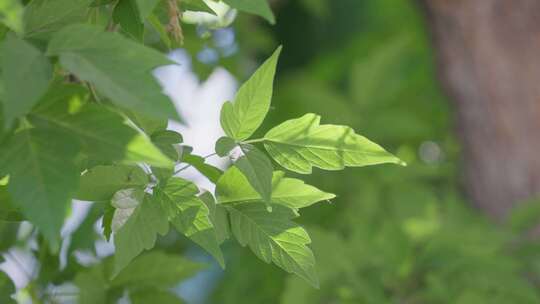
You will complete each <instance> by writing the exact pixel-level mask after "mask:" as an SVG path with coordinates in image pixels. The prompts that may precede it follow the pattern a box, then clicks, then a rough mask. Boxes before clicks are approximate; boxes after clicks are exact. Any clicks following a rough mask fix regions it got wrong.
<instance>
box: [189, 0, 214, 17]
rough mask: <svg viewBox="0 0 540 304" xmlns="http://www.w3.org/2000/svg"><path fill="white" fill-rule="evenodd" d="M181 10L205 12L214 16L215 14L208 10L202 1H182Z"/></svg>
mask: <svg viewBox="0 0 540 304" xmlns="http://www.w3.org/2000/svg"><path fill="white" fill-rule="evenodd" d="M181 8H182V10H189V11H198V12H206V13H210V14H212V15H216V12H214V10H212V8H210V7H209V6H208V5H207V4H206V2H204V0H182V5H181Z"/></svg>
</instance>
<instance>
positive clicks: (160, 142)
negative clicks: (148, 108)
mask: <svg viewBox="0 0 540 304" xmlns="http://www.w3.org/2000/svg"><path fill="white" fill-rule="evenodd" d="M151 139H152V142H153V143H154V144H155V145H156V146H157V147H158V148H159V149H160V150H161V152H163V153H164V154H165V155H167V157H169V158H170V159H172V160H173V161H175V162H177V161H179V160H180V151H179V149H180V147H178V146H175V145H178V144H180V143H182V141H183V139H182V135H181V134H180V133H177V132H175V131H171V130H163V131H157V132H155V133H153V134H152V136H151Z"/></svg>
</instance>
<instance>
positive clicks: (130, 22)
mask: <svg viewBox="0 0 540 304" xmlns="http://www.w3.org/2000/svg"><path fill="white" fill-rule="evenodd" d="M135 1H136V0H120V1H119V2H118V4H116V6H115V7H114V11H113V20H114V22H116V23H118V24H120V29H121V30H122V33H124V34H126V36H128V37H130V38H132V39H133V40H135V41H140V42H142V41H143V40H144V22H143V21H142V20H144V19H140V15H139V11H138V8H137V3H136V2H135Z"/></svg>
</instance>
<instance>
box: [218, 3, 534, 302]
mask: <svg viewBox="0 0 540 304" xmlns="http://www.w3.org/2000/svg"><path fill="white" fill-rule="evenodd" d="M277 7H278V11H277V19H278V22H277V25H276V26H275V27H274V28H271V30H272V33H273V37H274V40H275V41H274V43H275V44H277V43H279V44H283V45H284V46H285V48H284V50H283V54H282V61H281V63H280V66H279V69H278V70H279V74H278V77H277V84H276V96H275V98H274V101H273V109H272V111H271V113H270V116H269V119H267V121H266V123H267V125H272V124H275V123H277V122H280V121H283V120H285V119H290V118H293V117H297V116H299V115H300V114H301V113H303V112H304V111H305V109H310V111H312V112H314V113H318V114H323V115H324V117H325V121H324V123H338V122H339V123H343V124H347V125H351V126H353V127H354V128H355V129H356V130H357V131H358V132H360V133H362V134H365V135H366V136H367V137H368V138H371V139H373V140H375V141H377V142H379V143H381V144H383V146H385V147H386V148H388V149H389V151H391V152H395V153H396V154H397V155H398V156H399V157H400V158H401V159H403V160H405V161H407V162H408V164H409V166H408V167H407V168H399V167H393V166H380V167H373V168H362V169H353V170H347V171H343V172H331V173H329V172H324V174H323V173H322V172H321V171H315V172H314V174H313V176H311V177H309V178H308V182H311V183H314V184H317V185H320V186H321V188H322V189H323V190H325V191H329V192H333V193H339V197H338V198H336V199H334V200H333V203H332V204H331V205H330V204H319V205H318V206H315V207H312V208H308V209H305V210H303V212H302V218H301V221H302V224H304V225H305V226H306V227H307V228H308V231H310V234H311V235H312V238H313V246H312V247H313V249H314V252H315V255H316V258H317V266H318V272H319V276H320V280H321V288H320V289H319V290H316V289H313V288H312V287H310V286H309V285H308V284H307V283H305V282H303V281H302V280H301V279H298V278H295V277H293V276H288V275H285V274H283V273H282V272H280V271H279V270H277V269H276V268H275V267H273V266H270V265H261V264H260V263H258V261H257V260H256V259H255V258H254V257H253V256H252V255H251V254H250V253H249V252H247V251H245V250H242V249H238V248H235V249H232V248H231V249H230V250H228V252H227V256H228V257H229V258H230V259H231V261H229V265H230V266H229V267H228V269H227V271H226V272H225V273H224V276H223V278H222V279H221V281H220V284H219V285H218V287H217V289H216V292H215V293H214V295H213V300H212V301H211V303H224V304H229V303H230V304H232V303H235V304H237V303H283V304H302V303H306V304H308V303H309V304H316V303H321V304H322V303H467V304H468V303H471V304H473V303H539V302H540V294H539V293H538V291H537V289H536V287H537V283H538V278H539V277H538V275H539V274H540V272H538V270H539V268H538V262H537V260H538V257H539V256H538V252H539V251H538V249H539V248H540V247H539V244H538V243H537V242H536V241H535V240H534V239H532V238H530V237H523V236H520V233H523V232H524V231H527V229H530V228H531V227H532V226H534V223H536V220H537V219H538V217H539V214H540V212H539V210H540V208H539V207H538V206H539V204H531V205H530V207H527V208H526V209H522V210H517V211H516V212H515V213H514V214H513V215H512V216H511V218H510V220H509V222H508V223H503V224H501V225H495V224H494V223H492V222H490V221H489V220H488V219H486V218H484V216H482V215H481V214H480V213H479V212H478V211H477V210H473V208H471V207H470V206H471V205H470V203H469V202H467V201H466V200H465V199H464V197H463V195H462V189H461V188H460V184H459V182H460V181H459V175H458V169H459V146H458V144H457V142H456V139H455V138H454V134H453V133H452V128H451V127H452V126H451V121H450V118H451V114H452V113H451V109H450V107H449V105H448V104H447V102H446V100H445V97H444V96H443V95H442V93H441V90H440V88H439V87H438V84H437V81H436V75H435V67H434V58H433V50H432V49H431V47H430V45H429V40H428V33H427V27H426V24H424V22H423V18H422V16H421V12H420V10H419V8H418V7H417V6H416V4H415V3H414V2H413V1H406V0H363V1H357V0H347V1H345V0H343V1H326V0H303V1H281V2H279V5H278V6H277ZM238 26H239V27H240V26H242V25H241V23H238ZM260 27H261V28H262V29H260V28H255V29H254V30H255V31H256V32H262V31H266V30H268V28H267V26H265V25H262V26H260ZM238 32H239V34H240V35H241V37H240V38H239V41H240V43H242V42H243V41H248V42H250V39H249V38H250V37H248V36H247V34H246V33H243V31H242V29H241V28H240V29H239V30H238ZM243 35H246V36H243ZM251 42H253V40H251ZM240 49H249V48H247V47H246V48H243V47H242V46H241V47H240ZM251 49H256V47H253V46H252V48H251ZM260 49H262V50H266V52H268V51H269V50H270V49H271V48H270V47H268V48H265V47H261V48H260ZM262 129H264V128H262Z"/></svg>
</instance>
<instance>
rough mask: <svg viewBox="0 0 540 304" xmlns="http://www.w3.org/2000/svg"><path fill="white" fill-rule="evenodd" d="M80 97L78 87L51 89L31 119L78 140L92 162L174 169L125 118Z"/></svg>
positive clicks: (39, 124) (44, 126) (171, 163)
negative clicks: (88, 102)
mask: <svg viewBox="0 0 540 304" xmlns="http://www.w3.org/2000/svg"><path fill="white" fill-rule="evenodd" d="M80 96H81V88H80V87H77V86H61V87H56V88H55V89H51V90H50V93H49V94H47V96H45V97H44V99H43V103H40V105H39V106H38V107H37V108H36V110H35V111H33V112H32V115H31V116H30V117H29V118H30V120H31V121H32V122H33V123H34V124H35V125H38V126H41V127H43V128H47V129H58V130H61V131H62V132H66V133H69V134H71V135H74V136H77V138H78V139H79V140H80V141H81V144H82V146H83V148H84V151H85V152H86V153H87V154H88V156H89V157H90V158H91V159H95V160H103V161H123V162H125V163H137V162H146V163H148V164H150V165H153V166H159V167H170V166H172V165H173V162H172V161H171V160H170V159H168V158H167V157H166V156H165V155H163V154H162V153H161V151H160V150H159V149H158V148H157V147H155V146H154V145H153V144H152V143H151V141H150V140H149V139H148V138H147V137H146V136H144V135H143V134H140V133H139V132H137V131H136V130H135V129H133V128H131V127H129V126H128V125H127V124H125V121H124V118H123V117H122V116H120V115H118V114H117V113H115V112H112V111H110V110H109V109H107V108H106V107H104V106H102V105H96V104H86V105H81V97H80Z"/></svg>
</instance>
